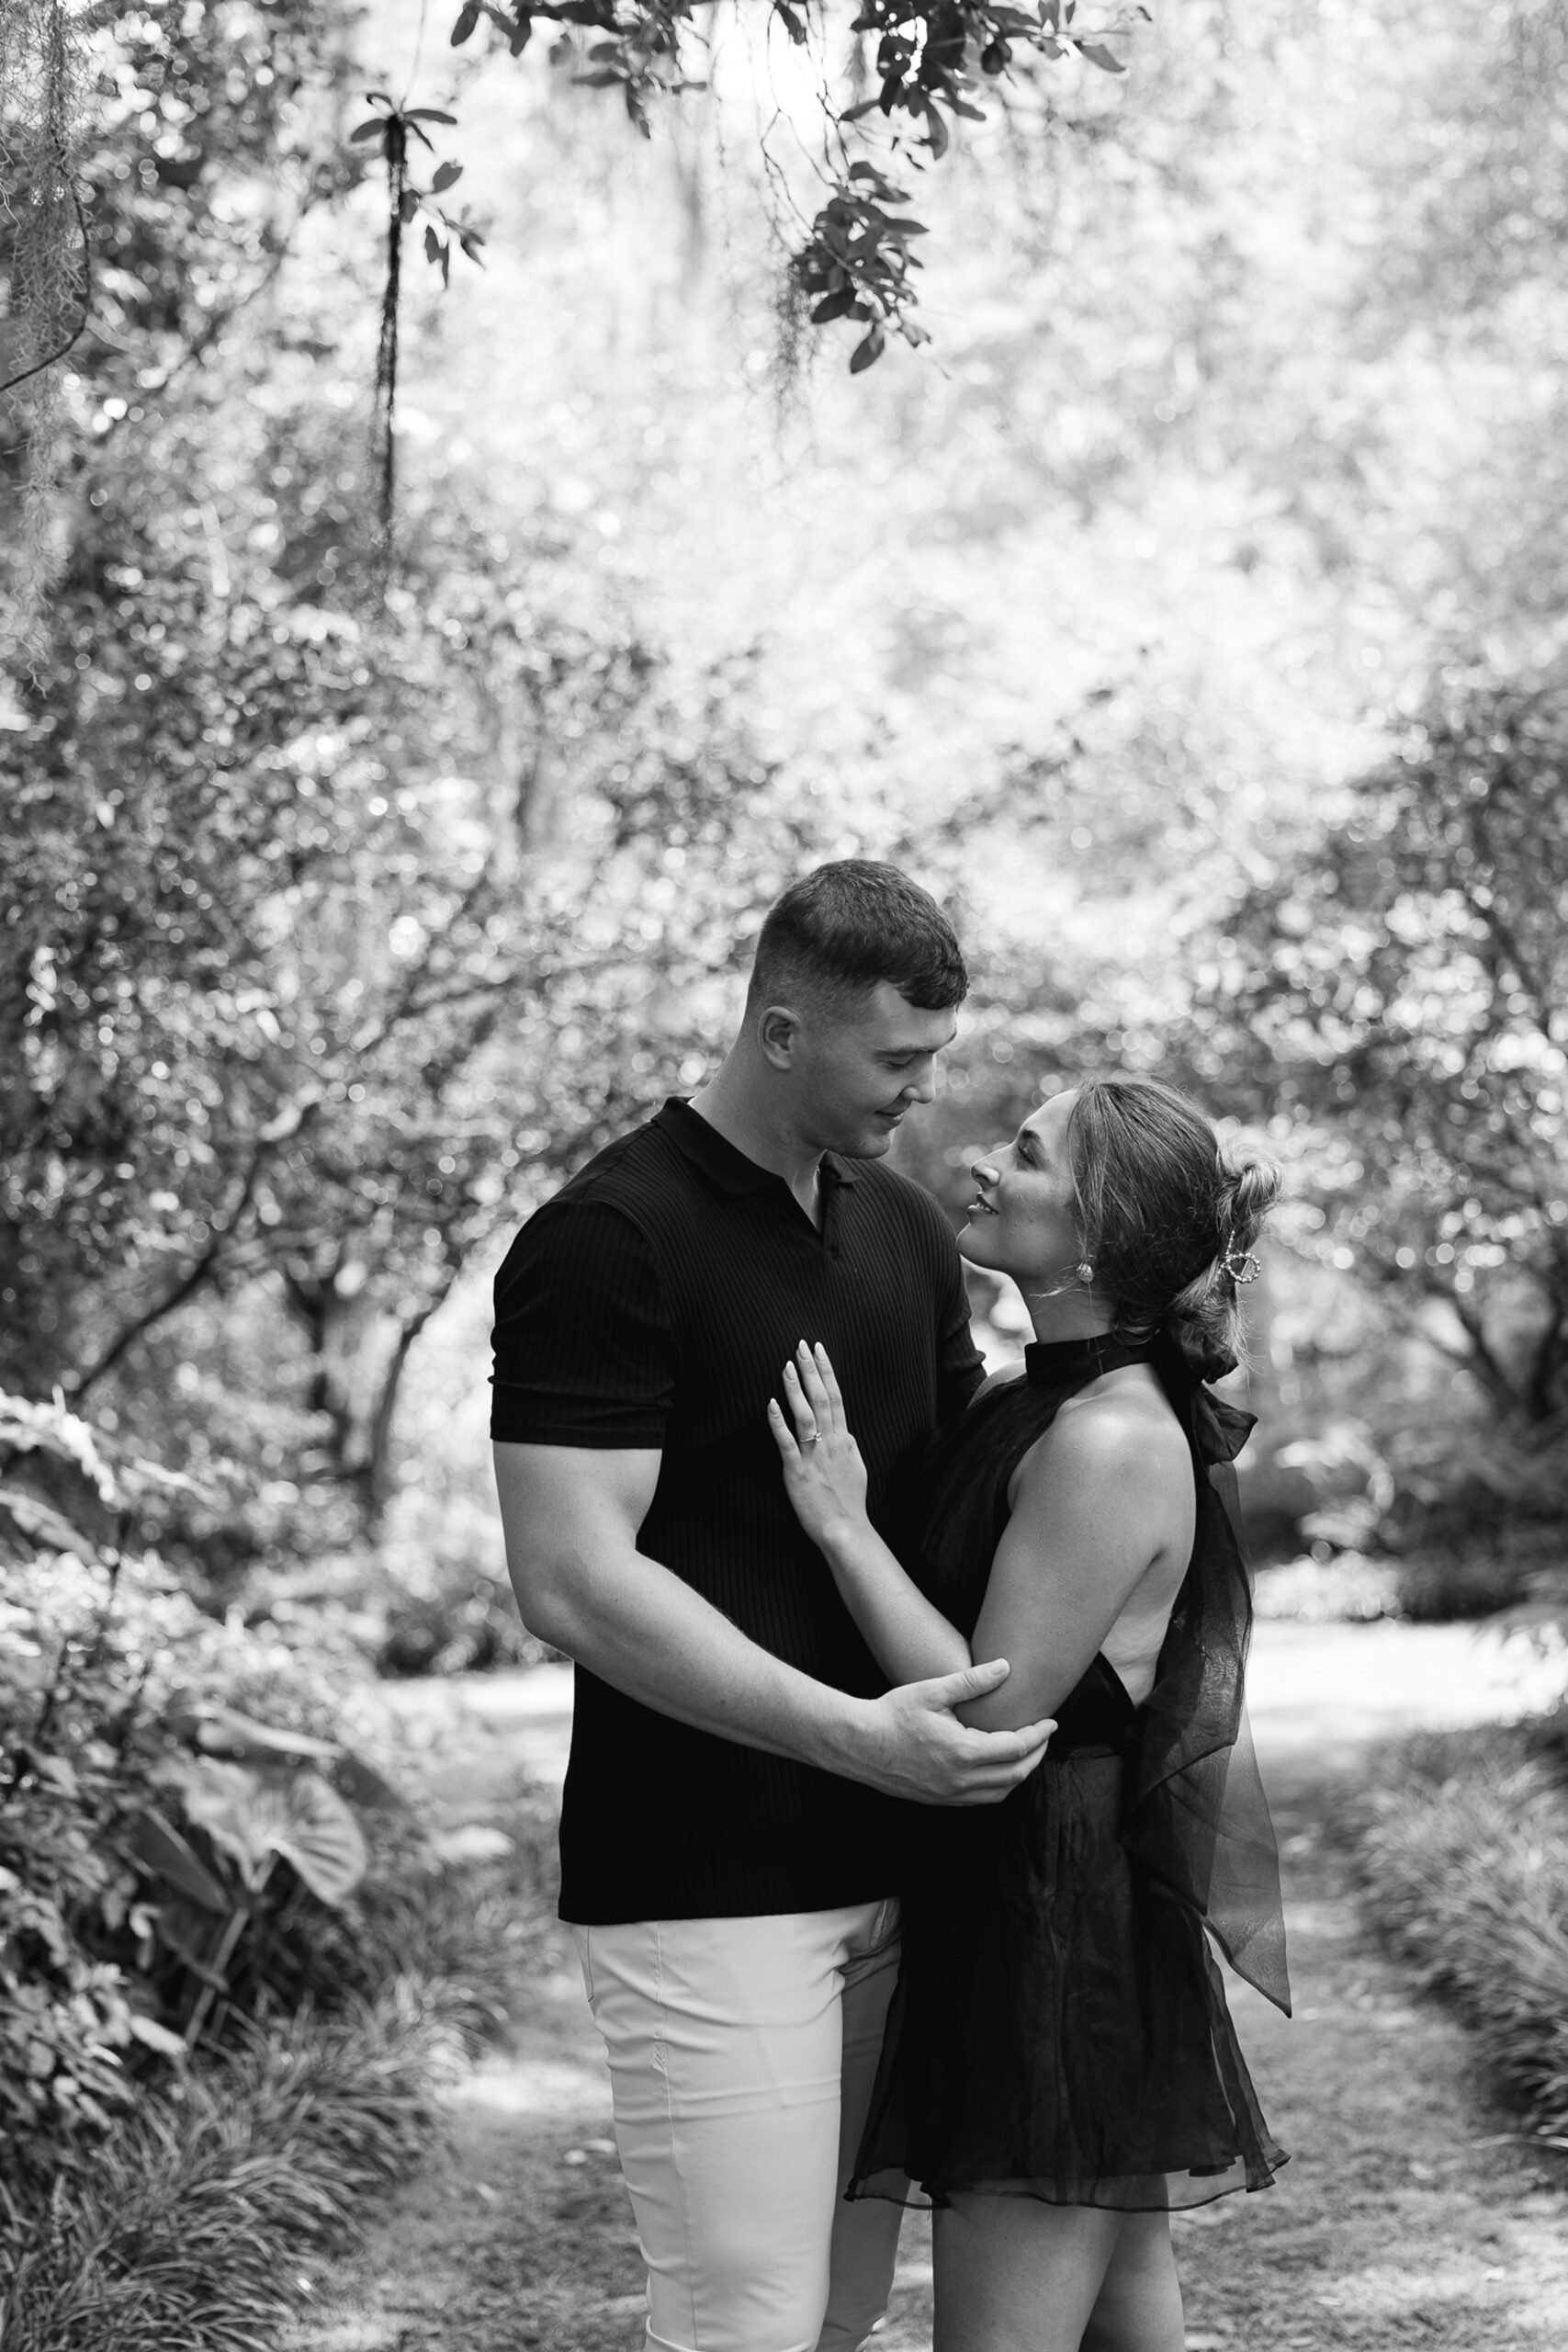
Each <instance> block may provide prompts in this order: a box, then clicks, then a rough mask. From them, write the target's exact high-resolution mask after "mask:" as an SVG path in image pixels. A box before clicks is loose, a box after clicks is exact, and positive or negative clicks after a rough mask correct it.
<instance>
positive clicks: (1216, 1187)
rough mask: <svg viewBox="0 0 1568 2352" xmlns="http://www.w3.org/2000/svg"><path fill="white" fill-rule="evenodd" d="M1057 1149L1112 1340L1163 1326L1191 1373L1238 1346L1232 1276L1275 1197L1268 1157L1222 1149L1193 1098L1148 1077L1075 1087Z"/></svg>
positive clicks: (1143, 1335)
mask: <svg viewBox="0 0 1568 2352" xmlns="http://www.w3.org/2000/svg"><path fill="white" fill-rule="evenodd" d="M1067 1149H1068V1155H1069V1159H1070V1161H1071V1166H1072V1171H1073V1184H1074V1189H1075V1190H1076V1192H1077V1200H1078V1237H1079V1240H1080V1241H1081V1243H1082V1247H1083V1255H1084V1260H1085V1262H1086V1264H1088V1265H1089V1266H1091V1267H1092V1268H1093V1270H1094V1286H1095V1288H1096V1290H1097V1291H1099V1292H1100V1293H1101V1295H1103V1296H1105V1297H1107V1298H1109V1299H1110V1300H1111V1302H1112V1304H1113V1306H1114V1310H1115V1321H1114V1323H1113V1325H1112V1329H1113V1330H1114V1332H1115V1334H1116V1337H1117V1338H1118V1339H1120V1340H1145V1339H1147V1338H1149V1337H1150V1336H1151V1335H1152V1334H1153V1333H1154V1332H1156V1331H1157V1330H1159V1329H1166V1330H1168V1331H1169V1332H1170V1334H1171V1335H1172V1337H1173V1338H1174V1339H1175V1340H1178V1341H1179V1344H1180V1346H1181V1348H1182V1350H1183V1351H1184V1352H1185V1354H1186V1356H1187V1359H1188V1362H1189V1363H1190V1364H1191V1366H1192V1368H1193V1370H1194V1371H1195V1372H1196V1373H1197V1374H1198V1375H1199V1377H1200V1379H1202V1380H1217V1379H1219V1378H1220V1377H1221V1375H1222V1374H1224V1373H1226V1372H1229V1371H1231V1370H1232V1369H1233V1368H1234V1366H1235V1363H1236V1361H1237V1358H1238V1356H1239V1354H1240V1339H1241V1331H1240V1325H1241V1317H1240V1311H1239V1305H1238V1300H1237V1295H1236V1293H1237V1283H1238V1279H1239V1280H1240V1281H1243V1282H1245V1281H1247V1280H1248V1279H1250V1276H1251V1274H1252V1272H1254V1271H1255V1268H1256V1261H1255V1259H1254V1257H1253V1250H1254V1246H1255V1244H1256V1243H1257V1240H1258V1232H1259V1230H1260V1228H1261V1227H1262V1224H1263V1220H1264V1218H1265V1217H1266V1216H1268V1214H1269V1210H1270V1209H1271V1208H1272V1207H1273V1205H1274V1204H1275V1202H1276V1201H1277V1200H1278V1199H1279V1197H1280V1170H1279V1168H1278V1167H1277V1166H1276V1164H1275V1162H1274V1161H1273V1160H1271V1159H1268V1158H1266V1157H1265V1156H1264V1154H1263V1153H1261V1152H1255V1151H1249V1150H1235V1151H1231V1150H1227V1149H1225V1148H1224V1147H1223V1146H1222V1145H1221V1142H1220V1139H1219V1136H1218V1135H1217V1134H1216V1133H1215V1131H1214V1126H1213V1121H1212V1120H1210V1119H1208V1118H1207V1117H1205V1115H1204V1114H1203V1113H1202V1112H1201V1110H1199V1108H1198V1106H1197V1104H1196V1103H1190V1102H1189V1101H1188V1100H1187V1097H1186V1096H1185V1095H1184V1094H1179V1093H1178V1092H1177V1091H1176V1089H1175V1087H1173V1086H1167V1085H1165V1084H1164V1083H1163V1081H1162V1080H1159V1079H1155V1078H1121V1077H1116V1078H1091V1079H1086V1080H1084V1081H1083V1083H1082V1084H1081V1085H1080V1086H1079V1087H1078V1089H1077V1102H1076V1103H1074V1105H1073V1115H1072V1118H1071V1120H1070V1122H1069V1124H1068V1128H1067Z"/></svg>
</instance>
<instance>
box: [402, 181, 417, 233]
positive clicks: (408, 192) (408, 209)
mask: <svg viewBox="0 0 1568 2352" xmlns="http://www.w3.org/2000/svg"><path fill="white" fill-rule="evenodd" d="M418 210H419V191H418V189H417V188H412V187H406V188H404V190H403V192H402V194H401V196H400V198H398V218H399V220H400V221H401V222H402V223H403V226H404V227H405V228H406V227H407V226H408V224H409V222H410V221H411V220H412V219H413V216H414V214H415V213H416V212H417V211H418Z"/></svg>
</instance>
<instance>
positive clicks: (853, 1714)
mask: <svg viewBox="0 0 1568 2352" xmlns="http://www.w3.org/2000/svg"><path fill="white" fill-rule="evenodd" d="M596 1552H597V1555H596V1557H595V1558H594V1560H593V1561H592V1564H590V1563H589V1562H588V1561H586V1560H585V1559H583V1558H582V1557H581V1555H566V1556H564V1557H562V1558H560V1559H558V1561H556V1562H554V1563H552V1567H551V1572H550V1574H549V1576H548V1577H547V1578H545V1577H539V1576H537V1575H536V1574H535V1575H528V1574H525V1573H519V1572H518V1571H516V1570H514V1571H513V1585H514V1587H515V1589H516V1592H517V1602H518V1607H519V1608H520V1609H521V1610H522V1611H523V1613H524V1618H525V1622H526V1623H527V1624H528V1625H529V1627H530V1629H531V1630H532V1631H533V1632H535V1633H536V1634H540V1635H541V1636H542V1638H543V1639H544V1640H546V1641H547V1642H549V1643H550V1644H551V1645H552V1646H553V1647H555V1648H557V1649H560V1650H564V1651H565V1652H566V1654H567V1656H568V1657H572V1658H575V1659H576V1660H577V1661H578V1662H579V1664H580V1665H582V1666H585V1667H587V1668H588V1669H589V1671H590V1672H591V1673H593V1674H596V1675H598V1677H599V1678H600V1679H601V1680H602V1681H604V1682H608V1683H610V1684H611V1685H612V1686H613V1687H614V1688H615V1690H617V1691H625V1692H626V1696H627V1697H628V1698H632V1699H637V1700H639V1701H640V1702H642V1704H643V1705H644V1706H648V1707H653V1708H655V1709H657V1711H658V1712H659V1713H660V1714H662V1715H671V1716H673V1717H674V1719H675V1721H676V1722H677V1723H682V1724H691V1725H692V1726H693V1728H694V1730H697V1731H705V1732H712V1733H714V1734H715V1735H716V1736H717V1737H719V1738H721V1739H732V1740H735V1741H737V1742H738V1743H739V1745H740V1746H741V1747H760V1748H762V1749H764V1750H766V1752H767V1753H768V1754H770V1755H773V1756H787V1757H791V1758H794V1759H795V1761H796V1762H799V1763H806V1764H816V1765H820V1766H821V1767H822V1768H823V1769H824V1770H828V1771H833V1772H840V1773H842V1774H844V1775H846V1776H847V1777H848V1778H850V1779H852V1780H861V1779H871V1778H873V1777H874V1758H873V1750H874V1746H875V1741H874V1731H875V1725H874V1720H873V1717H872V1713H871V1709H870V1707H869V1706H868V1703H867V1702H866V1701H864V1700H863V1699H856V1698H854V1697H852V1695H851V1694H850V1693H849V1692H847V1691H835V1690H834V1689H833V1688H832V1687H831V1686H830V1685H829V1684H828V1683H825V1682H818V1681H816V1680H814V1679H813V1678H812V1677H811V1676H810V1675H808V1674H803V1673H801V1672H800V1670H799V1669H798V1668H795V1667H793V1666H788V1665H786V1664H785V1663H784V1660H783V1659H782V1658H777V1657H773V1655H772V1653H771V1652H769V1651H767V1650H765V1649H762V1648H761V1647H760V1646H759V1645H758V1644H757V1643H755V1642H753V1641H750V1639H749V1638H748V1637H747V1635H746V1634H742V1633H741V1632H740V1631H739V1627H737V1626H735V1625H733V1624H731V1623H730V1621H729V1619H728V1617H726V1616H724V1615H723V1614H722V1612H721V1611H718V1610H716V1609H715V1608H714V1607H713V1606H712V1605H711V1603H710V1602H708V1601H706V1600H704V1599H703V1597H702V1595H701V1594H700V1593H697V1592H694V1591H693V1590H692V1588H691V1587H690V1585H688V1584H684V1583H682V1580H681V1578H680V1577H677V1576H675V1575H673V1574H672V1573H671V1570H670V1569H669V1568H666V1567H664V1566H660V1563H659V1562H658V1561H657V1560H650V1559H649V1558H648V1557H647V1556H646V1555H644V1554H643V1553H641V1552H638V1551H637V1550H635V1549H631V1548H629V1547H626V1546H625V1544H624V1542H617V1541H616V1540H615V1539H611V1540H610V1541H608V1542H606V1543H605V1544H604V1545H603V1546H602V1547H596Z"/></svg>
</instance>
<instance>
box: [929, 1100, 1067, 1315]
mask: <svg viewBox="0 0 1568 2352" xmlns="http://www.w3.org/2000/svg"><path fill="white" fill-rule="evenodd" d="M1077 1099H1078V1098H1077V1089H1076V1088H1074V1089H1071V1090H1069V1091H1067V1092H1066V1093H1065V1094H1053V1095H1052V1097H1051V1099H1050V1101H1049V1102H1048V1103H1042V1104H1041V1106H1040V1108H1039V1110H1038V1111H1036V1112H1034V1113H1033V1114H1032V1116H1031V1117H1030V1118H1027V1119H1025V1121H1024V1123H1023V1125H1022V1126H1021V1127H1020V1129H1019V1131H1018V1133H1017V1135H1016V1136H1014V1137H1013V1139H1012V1141H1011V1143H1006V1144H999V1145H998V1147H997V1148H996V1149H995V1150H994V1151H991V1152H987V1154H986V1155H985V1156H984V1157H983V1158H982V1159H975V1160H971V1162H970V1170H971V1173H972V1174H973V1176H974V1178H975V1184H976V1193H975V1197H974V1199H973V1200H972V1201H971V1202H970V1204H969V1222H968V1224H967V1225H966V1226H964V1228H963V1230H962V1231H961V1232H960V1234H959V1236H958V1247H959V1249H960V1250H962V1251H963V1253H964V1257H965V1258H967V1259H968V1260H969V1261H970V1263H971V1264H972V1265H976V1266H991V1267H994V1268H995V1269H996V1271H997V1272H998V1273H1002V1274H1010V1275H1011V1277H1012V1279H1013V1281H1014V1282H1015V1283H1018V1285H1019V1287H1020V1289H1021V1290H1027V1289H1029V1288H1030V1287H1031V1286H1040V1285H1053V1286H1054V1285H1055V1284H1056V1283H1062V1282H1067V1281H1071V1280H1072V1278H1073V1275H1074V1272H1075V1271H1076V1269H1077V1264H1078V1261H1079V1260H1080V1259H1081V1258H1082V1256H1083V1248H1082V1244H1081V1243H1080V1241H1079V1238H1078V1226H1077V1206H1078V1204H1077V1193H1076V1191H1075V1190H1074V1186H1073V1170H1072V1163H1071V1159H1070V1157H1069V1154H1068V1148H1067V1128H1068V1125H1069V1124H1070V1122H1071V1119H1072V1115H1073V1111H1074V1108H1075V1107H1076V1105H1077Z"/></svg>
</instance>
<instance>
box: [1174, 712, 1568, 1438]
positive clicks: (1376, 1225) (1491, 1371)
mask: <svg viewBox="0 0 1568 2352" xmlns="http://www.w3.org/2000/svg"><path fill="white" fill-rule="evenodd" d="M1565 783H1568V694H1565V693H1564V692H1563V690H1562V688H1560V687H1550V688H1541V689H1539V690H1535V691H1525V690H1522V689H1519V688H1515V687H1495V686H1491V685H1483V686H1476V687H1472V688H1470V689H1469V690H1466V689H1465V688H1462V687H1461V688H1460V689H1458V690H1457V691H1450V693H1449V695H1447V696H1446V697H1444V699H1443V700H1441V701H1440V702H1439V703H1438V705H1437V706H1436V707H1434V708H1433V709H1431V710H1430V711H1429V712H1428V714H1427V716H1426V717H1425V718H1422V719H1420V720H1419V721H1417V722H1416V723H1415V724H1414V725H1412V726H1411V727H1410V728H1409V729H1408V730H1407V733H1406V736H1405V740H1404V742H1403V744H1402V745H1401V746H1400V749H1399V751H1398V752H1397V754H1396V755H1395V756H1394V757H1393V758H1392V759H1391V760H1390V761H1389V763H1387V764H1386V765H1385V766H1382V767H1380V768H1379V769H1377V770H1376V771H1374V772H1373V773H1372V774H1371V775H1369V776H1368V777H1367V778H1366V779H1365V780H1364V781H1363V782H1362V784H1361V785H1360V786H1359V788H1358V790H1357V792H1356V794H1355V796H1354V799H1353V803H1352V806H1351V809H1350V812H1349V814H1348V818H1347V819H1346V820H1345V821H1344V822H1343V823H1341V824H1337V825H1336V826H1335V827H1333V829H1332V830H1331V831H1328V833H1327V834H1326V835H1325V839H1324V841H1323V842H1322V844H1321V847H1320V848H1319V849H1318V850H1317V851H1316V853H1315V854H1311V855H1308V856H1306V857H1305V858H1303V860H1302V862H1301V863H1300V864H1299V865H1291V866H1289V867H1288V868H1287V869H1286V870H1285V871H1283V872H1281V873H1280V875H1279V876H1277V877H1276V878H1275V879H1273V880H1272V881H1270V882H1269V883H1268V884H1266V885H1264V886H1261V887H1258V888H1254V889H1252V890H1250V891H1249V892H1247V894H1246V896H1244V897H1243V898H1242V899H1241V900H1240V902H1239V904H1238V905H1237V906H1236V908H1235V911H1234V913H1233V915H1232V917H1231V918H1230V920H1229V922H1228V923H1227V926H1226V933H1225V935H1224V937H1223V938H1222V939H1221V941H1220V944H1219V949H1218V953H1217V961H1216V964H1215V966H1214V967H1213V970H1212V972H1211V975H1210V981H1209V986H1208V988H1207V990H1206V991H1205V999H1206V1001H1205V1002H1204V1004H1203V1006H1202V1013H1203V1017H1204V1019H1205V1021H1206V1022H1207V1021H1212V1022H1213V1031H1212V1033H1211V1034H1210V1035H1209V1036H1208V1038H1207V1039H1206V1041H1205V1046H1204V1048H1203V1050H1202V1058H1203V1060H1204V1061H1205V1062H1206V1063H1207V1065H1208V1067H1209V1068H1210V1069H1211V1070H1212V1071H1213V1072H1215V1073H1217V1072H1218V1071H1220V1070H1221V1069H1224V1071H1225V1072H1226V1073H1227V1074H1228V1075H1230V1076H1231V1077H1232V1078H1234V1077H1235V1075H1236V1074H1238V1073H1245V1076H1246V1080H1247V1083H1248V1084H1249V1087H1250V1090H1251V1094H1252V1100H1253V1103H1254V1104H1255V1106H1256V1108H1257V1110H1258V1113H1259V1114H1272V1115H1275V1116H1283V1117H1286V1118H1288V1119H1289V1120H1291V1121H1292V1122H1294V1123H1295V1124H1296V1125H1298V1127H1300V1128H1301V1129H1302V1130H1303V1135H1304V1136H1305V1137H1306V1138H1307V1139H1308V1141H1307V1146H1306V1148H1305V1149H1304V1151H1303V1154H1302V1155H1301V1168H1302V1172H1303V1180H1304V1182H1306V1183H1307V1185H1308V1187H1309V1189H1310V1193H1311V1197H1312V1199H1313V1201H1314V1204H1315V1205H1316V1207H1317V1209H1318V1211H1319V1213H1320V1215H1321V1217H1322V1220H1323V1222H1322V1246H1323V1249H1324V1251H1325V1254H1326V1255H1328V1256H1329V1258H1330V1260H1331V1261H1332V1262H1333V1263H1335V1264H1337V1265H1339V1266H1342V1267H1344V1268H1345V1269H1347V1270H1348V1271H1354V1272H1356V1273H1357V1274H1359V1276H1360V1277H1361V1278H1362V1279H1363V1280H1367V1281H1370V1282H1371V1283H1374V1284H1376V1285H1378V1286H1379V1287H1381V1288H1382V1291H1383V1293H1384V1295H1385V1296H1386V1297H1387V1298H1388V1299H1389V1301H1390V1302H1391V1303H1399V1302H1404V1304H1405V1306H1407V1307H1408V1308H1417V1307H1427V1308H1429V1307H1431V1306H1434V1305H1435V1306H1438V1307H1439V1308H1440V1309H1441V1310H1443V1313H1442V1316H1441V1317H1440V1318H1439V1320H1438V1323H1436V1324H1434V1323H1433V1322H1432V1320H1431V1318H1430V1316H1429V1315H1428V1317H1427V1329H1428V1332H1429V1333H1432V1334H1434V1335H1435V1336H1436V1337H1437V1338H1438V1340H1439V1342H1444V1343H1446V1344H1447V1345H1448V1346H1449V1348H1450V1351H1451V1352H1452V1354H1453V1355H1454V1357H1455V1359H1456V1360H1457V1361H1459V1362H1461V1363H1463V1364H1464V1366H1465V1368H1466V1370H1467V1371H1469V1372H1470V1373H1471V1374H1472V1376H1473V1377H1474V1379H1475V1381H1476V1383H1477V1385H1478V1386H1479V1388H1480V1389H1481V1391H1482V1393H1483V1396H1484V1397H1486V1399H1487V1400H1488V1402H1489V1404H1490V1405H1491V1407H1492V1408H1493V1409H1494V1411H1495V1413H1496V1414H1497V1415H1498V1416H1499V1417H1501V1418H1503V1419H1506V1420H1507V1421H1509V1422H1511V1423H1513V1424H1514V1425H1516V1426H1517V1428H1519V1429H1521V1430H1524V1431H1526V1432H1528V1433H1529V1435H1530V1436H1531V1438H1532V1440H1533V1442H1536V1443H1537V1444H1540V1443H1543V1442H1550V1441H1556V1440H1560V1439H1561V1438H1562V1435H1563V1433H1564V1430H1568V1011H1565V1007H1568V831H1565V829H1564V825H1563V796H1564V786H1565Z"/></svg>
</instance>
